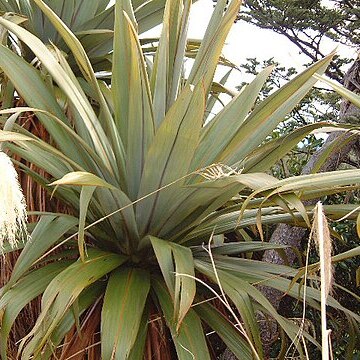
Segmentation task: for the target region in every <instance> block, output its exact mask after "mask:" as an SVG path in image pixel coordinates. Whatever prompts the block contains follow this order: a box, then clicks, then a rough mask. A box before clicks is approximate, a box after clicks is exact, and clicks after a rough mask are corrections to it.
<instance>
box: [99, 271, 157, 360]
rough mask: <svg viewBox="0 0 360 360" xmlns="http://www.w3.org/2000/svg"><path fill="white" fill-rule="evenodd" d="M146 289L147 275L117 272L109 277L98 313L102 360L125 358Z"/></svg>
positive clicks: (143, 272)
mask: <svg viewBox="0 0 360 360" xmlns="http://www.w3.org/2000/svg"><path fill="white" fill-rule="evenodd" d="M149 289H150V277H149V273H148V272H145V271H143V270H140V269H121V268H120V269H118V270H116V271H115V272H113V273H112V274H111V275H110V279H109V282H108V285H107V288H106V293H105V298H104V304H103V308H102V313H101V335H102V336H101V339H102V342H101V354H102V358H103V359H118V360H122V359H127V358H128V356H129V354H130V351H131V349H132V347H133V346H134V344H135V342H136V340H137V336H138V333H139V331H142V329H140V324H141V323H142V315H143V312H144V307H145V303H146V299H147V296H148V292H149Z"/></svg>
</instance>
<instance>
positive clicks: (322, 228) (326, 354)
mask: <svg viewBox="0 0 360 360" xmlns="http://www.w3.org/2000/svg"><path fill="white" fill-rule="evenodd" d="M312 230H313V231H312V233H313V238H314V240H315V242H316V244H317V246H318V249H319V256H320V278H321V337H322V342H321V345H322V359H323V360H329V359H330V344H329V334H330V330H328V329H327V324H326V302H327V298H328V295H329V293H330V291H331V285H332V278H333V268H332V264H331V250H332V246H331V237H330V231H329V225H328V223H327V220H326V217H325V214H324V210H323V206H322V204H321V202H320V201H319V202H318V203H317V205H316V208H315V213H314V223H313V229H312Z"/></svg>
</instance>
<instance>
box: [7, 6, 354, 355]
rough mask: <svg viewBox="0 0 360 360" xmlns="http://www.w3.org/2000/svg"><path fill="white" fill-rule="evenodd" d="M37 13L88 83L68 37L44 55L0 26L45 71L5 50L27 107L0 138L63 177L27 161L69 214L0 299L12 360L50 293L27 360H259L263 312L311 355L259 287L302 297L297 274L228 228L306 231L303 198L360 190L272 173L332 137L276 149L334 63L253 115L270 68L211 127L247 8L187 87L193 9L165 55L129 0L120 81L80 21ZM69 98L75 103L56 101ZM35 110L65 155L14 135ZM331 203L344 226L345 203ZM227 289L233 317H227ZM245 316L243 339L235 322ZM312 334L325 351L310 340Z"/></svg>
mask: <svg viewBox="0 0 360 360" xmlns="http://www.w3.org/2000/svg"><path fill="white" fill-rule="evenodd" d="M34 2H35V3H36V4H37V5H38V6H39V8H40V9H41V11H43V16H44V18H46V19H47V21H49V22H51V23H52V25H53V26H54V28H56V30H57V32H58V33H59V34H60V35H61V37H62V39H63V41H64V42H65V43H66V45H67V47H68V48H69V49H70V51H71V52H72V56H73V57H74V59H75V60H76V63H77V66H78V67H79V69H80V71H81V74H82V80H78V78H77V77H76V76H75V74H74V72H73V71H72V70H71V67H70V66H69V64H68V62H67V59H66V58H65V57H64V55H63V53H62V52H61V51H60V50H59V49H58V47H57V46H56V45H55V44H53V45H51V46H46V45H45V44H44V43H43V41H42V40H41V39H39V38H38V37H37V36H36V35H34V34H32V33H31V32H30V31H28V30H26V29H25V28H23V27H22V26H20V25H18V24H16V23H14V22H12V21H10V20H9V19H7V18H6V17H2V18H0V25H1V26H2V27H4V28H6V29H7V30H8V31H9V33H10V34H12V36H15V37H16V38H17V39H19V40H20V41H21V42H23V43H24V44H26V45H27V47H28V48H29V49H31V52H32V53H33V54H34V55H35V56H36V58H37V60H38V62H39V63H40V64H41V67H40V69H39V68H38V67H36V66H34V63H28V62H27V61H26V60H25V59H23V58H21V57H20V56H18V55H17V54H16V53H15V52H14V51H12V50H11V49H10V48H8V47H7V46H5V45H1V46H0V68H1V69H2V71H3V72H4V73H5V74H6V76H7V77H8V78H9V79H10V81H11V83H12V84H13V86H14V87H15V88H16V91H17V92H18V94H19V95H20V96H21V97H22V98H23V99H24V100H25V102H26V104H27V105H28V107H23V108H20V107H18V108H10V109H4V110H1V111H0V113H1V114H2V115H6V114H15V115H11V116H10V117H9V118H8V120H6V121H5V124H4V128H5V129H6V131H1V132H0V141H2V142H4V149H7V151H9V152H11V153H13V154H16V155H17V156H20V157H21V158H23V159H24V160H26V161H27V162H29V163H32V164H34V165H36V166H37V167H38V168H41V169H43V170H44V171H45V172H46V173H47V174H50V175H51V177H52V179H53V181H48V180H47V178H44V177H42V176H41V175H40V174H39V173H36V172H34V171H33V170H32V169H31V168H30V167H28V166H26V165H25V164H24V163H21V162H20V163H19V166H20V167H21V168H22V170H23V171H25V172H27V173H29V174H30V175H31V176H33V178H34V179H35V180H36V181H37V182H38V183H40V184H42V186H44V188H45V189H47V190H48V191H49V192H53V196H55V197H57V198H58V199H59V200H60V201H62V202H63V203H64V204H66V205H67V207H68V208H69V209H71V215H69V214H61V213H44V214H41V218H40V220H39V221H38V222H37V223H35V224H30V226H29V228H30V230H31V241H28V242H27V243H26V244H19V245H18V247H19V248H23V250H22V252H21V255H20V257H19V259H18V261H17V263H16V265H15V267H14V269H13V272H12V275H11V278H10V280H9V282H8V283H7V284H6V285H5V286H4V287H3V288H2V289H1V290H0V309H1V314H2V317H1V329H0V339H1V341H0V344H1V345H0V346H1V356H2V358H3V359H6V358H7V345H6V344H7V338H8V334H9V331H10V328H11V326H12V324H13V323H14V321H15V319H16V317H17V315H18V314H19V313H20V311H21V309H22V308H24V307H25V306H26V305H27V304H28V303H29V302H31V301H32V300H33V299H34V298H35V297H37V296H39V295H41V311H40V314H39V317H38V319H37V322H36V324H35V326H34V327H33V328H32V329H30V330H29V333H28V334H27V336H26V337H24V338H23V339H22V342H21V343H20V344H19V349H18V351H19V357H20V358H22V359H30V358H35V359H40V358H41V359H46V358H52V357H54V356H56V357H57V358H61V359H66V358H71V357H75V356H80V357H81V356H85V355H84V354H85V353H86V354H87V356H88V358H94V359H98V358H100V357H101V358H102V359H143V358H144V357H145V358H148V359H150V358H154V357H155V358H157V359H163V358H169V359H170V358H176V357H177V358H179V359H210V358H211V356H213V355H211V354H212V350H211V347H212V346H211V343H209V342H208V341H207V337H206V333H207V331H208V330H209V329H211V331H214V332H216V333H217V334H218V336H219V337H220V338H221V339H222V341H223V342H224V343H225V344H226V345H227V346H228V347H229V349H230V350H231V351H232V352H233V353H234V354H235V355H236V356H237V357H238V358H240V359H253V358H257V359H261V358H263V351H262V344H261V340H260V339H261V338H260V333H259V326H258V323H257V317H256V313H257V311H261V312H262V313H265V314H268V315H270V316H271V317H273V318H274V319H275V320H276V321H278V322H279V324H280V326H281V328H282V329H283V333H284V342H285V339H286V338H288V339H290V340H291V341H294V342H295V345H296V348H297V351H298V352H299V354H300V355H302V354H303V350H302V344H301V343H299V342H297V341H296V339H297V337H298V334H299V330H301V329H300V328H299V326H298V325H297V324H296V323H294V322H292V321H290V320H288V319H286V318H284V317H282V316H280V315H279V314H278V313H277V312H276V311H275V310H274V309H273V307H272V306H271V304H270V303H269V302H268V301H267V299H266V298H265V297H264V296H263V295H262V294H261V292H260V291H259V290H258V289H257V288H256V284H259V283H262V284H263V285H268V286H272V287H275V288H277V289H279V290H281V291H287V293H288V294H289V295H291V296H293V297H295V298H300V299H302V298H303V295H302V294H303V292H302V286H301V284H302V283H301V277H300V276H299V277H298V279H297V278H295V280H294V281H293V282H292V281H291V277H293V276H295V275H296V274H297V273H298V272H297V270H296V269H292V268H290V267H287V266H277V265H270V264H264V263H261V262H258V261H256V260H253V259H252V258H251V253H253V252H256V251H263V250H265V249H267V248H269V247H270V246H269V245H268V244H266V243H262V242H256V241H248V242H245V241H244V242H242V241H239V242H229V241H228V240H227V239H226V237H225V236H224V234H226V233H228V232H231V231H233V230H234V229H235V228H238V229H240V230H241V229H243V228H246V227H249V226H257V227H258V228H259V229H261V223H276V222H280V221H289V222H290V221H297V223H299V224H303V225H304V226H307V225H309V224H310V221H309V214H311V212H312V209H311V208H306V207H304V206H303V204H302V202H301V200H302V199H309V198H312V197H319V195H321V194H330V193H333V192H335V191H342V190H344V189H346V188H347V187H351V188H354V187H357V186H358V185H359V179H360V171H359V170H349V171H338V172H335V173H322V174H319V175H317V174H315V175H308V176H300V177H294V178H291V179H284V180H280V181H279V180H277V179H275V178H274V177H272V176H270V175H267V174H266V173H265V171H266V170H268V169H269V167H271V166H272V165H273V164H274V163H275V162H276V161H277V160H278V158H279V157H282V156H283V155H284V154H286V153H287V152H288V151H289V150H290V149H291V148H292V147H293V146H295V145H296V144H297V143H298V142H299V139H302V138H303V137H304V136H306V135H307V134H308V133H309V132H310V131H312V130H313V129H315V128H317V127H321V126H323V124H314V125H310V126H307V127H304V128H301V129H297V130H295V131H294V132H292V133H290V134H289V135H287V136H286V137H282V138H279V139H276V140H274V141H271V142H267V143H266V144H265V145H262V144H263V142H264V139H265V138H266V137H267V136H268V135H269V134H270V133H271V132H272V131H273V129H274V128H275V127H276V126H277V125H278V124H279V122H280V121H282V119H284V117H285V116H286V114H287V113H288V112H289V111H291V109H292V108H294V107H295V106H296V104H297V103H298V102H299V101H300V100H301V99H302V98H303V97H304V96H305V95H306V93H307V92H308V90H309V89H310V88H311V87H312V86H313V84H314V83H315V81H316V79H315V78H314V77H313V75H314V74H315V73H320V74H321V73H323V72H324V71H325V69H326V67H327V65H328V64H329V62H330V61H331V57H332V55H329V56H328V57H326V58H324V59H323V60H321V61H319V62H318V63H316V64H314V65H313V66H311V67H309V68H308V69H307V70H306V71H304V72H303V73H302V74H300V75H298V76H297V77H296V78H294V79H293V80H292V81H290V82H289V83H288V84H286V85H285V86H284V87H282V88H281V89H279V90H278V91H276V92H275V93H274V94H272V95H271V96H269V97H268V98H267V99H265V100H264V101H262V102H261V103H259V104H257V105H256V107H255V109H253V107H254V103H255V101H256V99H257V97H258V93H259V91H260V89H261V87H262V86H263V84H264V82H265V81H266V78H267V76H268V75H269V74H270V72H271V68H267V69H265V70H264V71H263V72H261V73H260V74H259V75H258V76H257V77H256V78H255V79H254V81H253V82H252V83H250V84H249V85H248V86H246V87H245V88H244V89H243V90H242V92H240V93H239V94H237V95H236V96H235V97H234V98H233V99H232V101H231V102H230V103H229V104H228V105H227V106H226V107H224V108H223V109H222V110H221V111H220V112H219V113H218V114H217V115H216V116H215V117H214V118H213V119H212V120H210V121H207V115H206V114H208V113H209V106H211V104H212V101H211V100H209V93H210V89H211V87H212V83H213V76H214V73H215V70H216V67H217V64H218V62H219V59H220V58H221V50H222V47H223V45H224V42H225V40H226V36H227V34H228V32H229V30H230V28H231V26H232V24H233V21H234V19H235V17H236V16H237V13H238V10H239V6H240V1H239V0H233V1H231V2H230V3H229V4H227V3H226V1H219V2H218V3H217V5H216V8H215V10H214V14H213V16H212V18H211V20H210V23H209V26H208V28H207V30H206V33H205V36H204V39H203V40H202V42H201V46H200V48H199V50H198V52H197V54H196V57H195V60H194V63H193V65H192V68H191V71H190V74H189V76H188V77H187V78H184V71H183V65H184V56H185V52H186V44H187V34H186V31H187V24H188V19H189V11H190V7H191V2H190V1H187V0H169V1H167V3H166V8H165V13H164V20H163V29H162V34H161V37H160V40H159V44H158V46H157V49H156V54H155V57H154V59H153V58H152V57H148V56H146V54H145V53H144V50H143V49H142V48H141V46H140V40H139V37H138V25H137V22H136V18H135V16H134V5H133V4H132V3H131V2H130V1H128V0H117V1H116V4H115V15H114V18H115V21H114V44H113V49H114V50H113V53H112V59H111V63H112V71H111V86H106V84H104V83H102V82H99V81H98V79H97V77H96V75H97V74H96V73H95V72H94V70H93V67H92V65H91V62H90V60H89V57H88V55H87V52H86V51H85V49H84V47H83V46H82V45H81V43H80V41H79V40H78V38H77V37H76V36H75V35H74V34H73V32H71V31H70V30H69V28H68V27H67V26H66V24H65V23H64V22H63V21H61V20H60V19H59V18H58V17H57V16H56V14H55V13H54V12H53V11H52V10H51V9H50V8H49V7H48V6H47V5H46V4H45V3H44V2H43V1H41V0H34ZM59 94H61V98H62V99H63V98H65V99H66V101H65V102H64V101H58V100H59V96H58V95H59ZM208 105H209V106H208ZM25 111H32V112H34V113H35V114H36V116H37V117H38V119H39V121H40V122H41V123H42V124H43V125H44V126H45V127H46V129H47V131H48V133H49V134H50V136H51V144H49V143H46V142H45V141H43V140H41V139H40V138H37V137H36V136H34V135H32V134H31V133H29V132H27V131H26V130H24V129H23V128H22V127H21V126H18V125H16V118H17V116H18V115H19V114H20V113H22V112H25ZM11 128H12V129H13V130H12V131H9V130H10V129H11ZM326 210H327V214H328V215H329V216H333V217H334V218H336V217H340V216H342V215H343V214H345V213H346V212H349V206H341V205H339V206H335V207H334V206H333V207H330V208H327V209H326ZM350 210H351V209H350ZM355 213H356V211H355V212H353V213H352V217H354V216H355V215H356V214H355ZM204 244H205V246H204ZM206 244H208V245H206ZM271 247H272V248H273V247H275V246H274V245H271ZM281 250H282V248H281V247H279V251H281ZM9 251H10V249H9ZM242 254H245V255H246V256H245V257H243V256H240V255H242ZM313 276H314V277H315V275H313ZM306 289H307V296H306V301H307V303H308V304H309V306H312V307H314V308H315V309H317V308H319V300H320V291H319V290H317V289H315V288H312V287H309V286H307V287H306ZM214 293H216V294H219V299H220V300H219V301H224V302H225V305H226V304H227V305H228V306H225V309H226V308H227V310H228V311H229V312H230V314H232V315H233V316H234V318H233V317H231V316H230V317H228V315H227V314H226V313H223V312H221V311H220V310H219V306H216V304H215V303H214V300H213V299H214ZM226 299H228V300H226ZM328 303H329V306H332V307H334V308H336V309H339V310H342V311H344V312H345V313H346V314H347V316H348V317H349V321H350V322H356V321H359V320H360V319H359V316H357V315H356V314H354V313H352V312H351V311H349V310H347V309H345V308H343V307H342V306H341V305H340V304H339V303H338V302H337V301H336V300H334V299H333V298H329V300H328ZM236 318H238V321H237V325H238V326H239V327H240V329H238V328H237V327H236V326H234V324H233V323H234V321H235V320H234V319H236ZM235 322H236V321H235ZM301 334H302V336H303V337H304V339H306V341H310V342H312V343H314V344H315V345H318V342H317V339H316V338H314V336H312V335H311V334H309V333H306V332H301ZM285 335H286V336H285ZM98 351H99V352H98Z"/></svg>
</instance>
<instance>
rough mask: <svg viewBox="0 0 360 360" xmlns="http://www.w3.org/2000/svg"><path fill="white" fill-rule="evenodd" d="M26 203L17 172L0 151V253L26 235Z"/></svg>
mask: <svg viewBox="0 0 360 360" xmlns="http://www.w3.org/2000/svg"><path fill="white" fill-rule="evenodd" d="M26 220H27V214H26V203H25V199H24V195H23V193H22V190H21V187H20V184H19V181H18V175H17V172H16V170H15V168H14V166H13V163H12V161H11V159H10V158H9V156H7V155H6V154H5V153H4V152H2V151H0V253H3V252H4V244H6V243H7V244H9V245H10V246H11V247H12V248H14V247H15V246H16V244H17V243H18V241H19V238H22V237H24V236H26V234H27V232H26Z"/></svg>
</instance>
